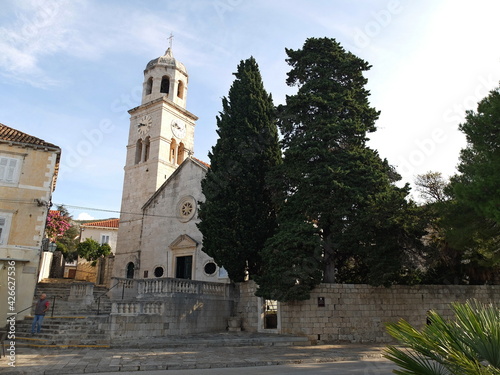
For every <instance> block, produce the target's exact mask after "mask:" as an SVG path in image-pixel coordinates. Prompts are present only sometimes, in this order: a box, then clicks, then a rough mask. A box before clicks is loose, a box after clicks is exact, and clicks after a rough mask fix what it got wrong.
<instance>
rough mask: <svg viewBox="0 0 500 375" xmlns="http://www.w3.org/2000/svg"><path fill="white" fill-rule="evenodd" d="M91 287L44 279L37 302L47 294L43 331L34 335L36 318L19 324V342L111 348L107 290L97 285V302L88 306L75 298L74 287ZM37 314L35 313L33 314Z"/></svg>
mask: <svg viewBox="0 0 500 375" xmlns="http://www.w3.org/2000/svg"><path fill="white" fill-rule="evenodd" d="M75 284H78V285H77V286H79V285H88V284H89V283H86V282H78V281H74V280H68V279H44V280H42V281H41V282H40V283H38V284H37V287H36V292H35V296H34V299H33V302H34V303H36V302H37V301H38V299H39V297H40V294H42V293H45V294H46V295H47V300H48V301H49V302H50V307H49V310H48V311H47V313H46V315H45V318H44V321H43V324H42V332H41V333H39V334H35V335H31V323H32V320H33V317H26V318H25V319H24V320H20V321H17V322H16V340H17V343H18V344H20V345H21V346H30V347H41V346H43V347H47V346H49V347H109V342H110V340H109V335H108V333H107V329H108V327H109V314H110V312H111V302H110V300H109V298H108V297H107V295H106V292H107V288H106V287H103V286H94V288H93V296H92V297H93V301H92V303H91V304H84V303H81V302H80V301H75V300H74V299H72V298H71V295H70V291H71V287H72V285H73V286H75ZM32 312H33V311H32Z"/></svg>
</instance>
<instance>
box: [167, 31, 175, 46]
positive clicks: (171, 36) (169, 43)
mask: <svg viewBox="0 0 500 375" xmlns="http://www.w3.org/2000/svg"><path fill="white" fill-rule="evenodd" d="M167 39H168V48H170V49H172V41H173V40H174V34H172V33H170V36H169V37H168V38H167Z"/></svg>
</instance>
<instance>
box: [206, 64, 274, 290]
mask: <svg viewBox="0 0 500 375" xmlns="http://www.w3.org/2000/svg"><path fill="white" fill-rule="evenodd" d="M234 75H235V77H236V79H235V81H234V82H233V84H232V86H231V88H230V90H229V94H228V97H227V98H226V97H224V98H223V99H222V112H220V113H219V116H218V117H217V126H218V129H217V133H218V135H219V139H218V140H217V143H216V145H215V146H214V147H213V148H212V152H211V153H209V157H210V163H211V167H210V168H209V170H208V172H207V175H206V177H205V178H204V179H203V180H202V182H201V187H202V192H203V194H204V196H205V202H201V203H200V215H199V217H200V219H201V222H200V223H199V224H198V228H199V229H200V231H201V233H202V234H203V251H205V252H206V253H207V254H208V255H210V256H211V257H213V258H214V260H215V261H216V263H217V264H218V265H219V266H223V267H224V268H225V269H226V270H227V272H228V275H229V277H230V278H231V279H232V280H233V281H242V280H244V278H245V275H246V274H248V275H249V276H250V278H252V277H253V276H255V275H257V274H258V273H259V272H260V267H261V256H260V253H261V251H262V248H263V246H264V243H265V241H266V240H267V239H268V238H269V237H270V236H271V235H272V234H273V232H274V230H275V228H276V217H275V210H274V208H273V204H272V200H271V193H270V190H269V188H268V186H267V184H266V176H267V174H268V173H269V171H270V170H271V169H272V168H273V167H275V166H276V165H277V164H279V163H280V162H281V151H280V149H279V144H278V131H277V127H276V120H275V108H274V105H273V101H272V98H271V95H270V94H268V93H267V92H266V90H265V89H264V85H263V82H262V77H261V74H260V71H259V67H258V65H257V62H256V61H255V59H254V58H253V57H251V58H249V59H247V60H245V61H241V62H240V64H239V65H238V69H237V72H236V73H234Z"/></svg>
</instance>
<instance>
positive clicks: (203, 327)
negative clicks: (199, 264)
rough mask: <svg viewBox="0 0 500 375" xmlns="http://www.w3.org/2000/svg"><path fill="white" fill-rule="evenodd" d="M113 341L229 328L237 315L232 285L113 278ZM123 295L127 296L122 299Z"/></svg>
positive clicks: (173, 280) (111, 295) (111, 292)
mask: <svg viewBox="0 0 500 375" xmlns="http://www.w3.org/2000/svg"><path fill="white" fill-rule="evenodd" d="M113 280H114V281H113V282H114V283H115V284H116V283H123V285H124V287H123V288H122V287H121V286H120V285H118V287H117V288H115V289H114V290H113V291H110V297H111V301H112V311H111V317H110V322H111V325H110V335H111V339H112V340H123V339H133V338H148V337H150V338H154V337H162V336H169V335H185V334H190V333H206V332H221V331H225V330H226V328H227V324H228V318H229V317H230V316H231V315H232V314H233V309H234V290H233V286H232V285H229V284H220V283H207V282H201V281H193V280H181V279H168V278H165V279H118V278H114V279H113ZM122 296H123V298H122Z"/></svg>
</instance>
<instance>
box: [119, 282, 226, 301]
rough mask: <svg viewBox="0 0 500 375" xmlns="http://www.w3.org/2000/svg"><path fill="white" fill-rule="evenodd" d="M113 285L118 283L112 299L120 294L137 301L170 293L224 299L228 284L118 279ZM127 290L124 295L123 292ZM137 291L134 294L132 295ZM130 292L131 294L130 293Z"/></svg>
mask: <svg viewBox="0 0 500 375" xmlns="http://www.w3.org/2000/svg"><path fill="white" fill-rule="evenodd" d="M114 280H115V282H114V283H115V284H116V283H117V282H118V283H119V284H121V286H120V285H118V286H117V288H116V289H117V290H116V291H115V293H114V295H113V296H114V298H113V299H121V298H120V293H121V294H122V295H123V296H124V297H126V296H125V294H126V295H127V296H129V297H130V296H134V297H137V298H139V299H141V298H147V297H149V296H151V297H152V296H155V297H158V296H162V295H163V296H168V295H171V294H172V293H187V294H198V295H205V296H207V295H209V296H220V297H226V296H228V294H229V286H228V284H222V283H210V282H205V281H195V280H186V279H174V278H161V279H119V278H114ZM124 289H127V291H126V292H125V293H123V290H124ZM135 291H137V293H136V294H132V293H134V292H135ZM130 292H132V293H130Z"/></svg>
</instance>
